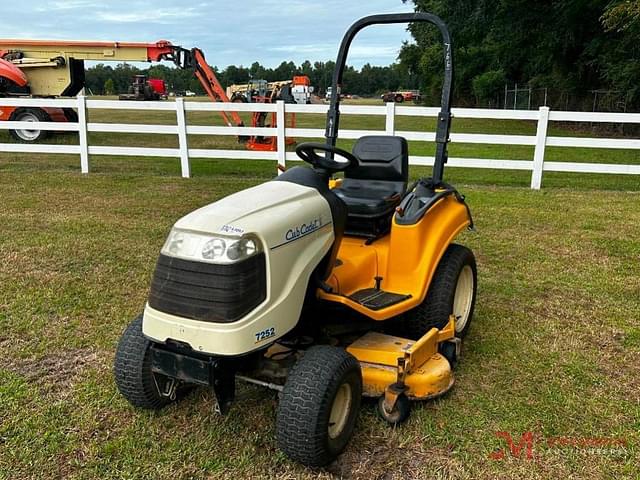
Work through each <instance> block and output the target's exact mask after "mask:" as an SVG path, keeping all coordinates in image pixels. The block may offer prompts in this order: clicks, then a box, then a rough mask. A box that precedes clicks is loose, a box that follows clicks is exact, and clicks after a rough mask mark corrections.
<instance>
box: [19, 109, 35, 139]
mask: <svg viewBox="0 0 640 480" xmlns="http://www.w3.org/2000/svg"><path fill="white" fill-rule="evenodd" d="M16 121H17V122H34V123H35V122H38V121H39V120H38V117H36V116H35V115H34V114H33V113H23V114H22V115H20V116H19V117H18V118H16ZM16 134H17V135H18V136H19V137H20V138H21V139H22V140H25V141H27V142H32V141H33V140H35V139H36V138H38V135H40V130H25V129H20V130H16Z"/></svg>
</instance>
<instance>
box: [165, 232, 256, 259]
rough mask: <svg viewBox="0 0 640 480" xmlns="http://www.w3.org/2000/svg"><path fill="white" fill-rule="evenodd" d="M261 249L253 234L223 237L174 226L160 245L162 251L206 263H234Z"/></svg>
mask: <svg viewBox="0 0 640 480" xmlns="http://www.w3.org/2000/svg"><path fill="white" fill-rule="evenodd" d="M259 251H261V243H260V240H258V238H257V237H255V236H253V235H245V236H242V237H224V236H219V235H207V234H204V233H196V232H191V231H188V230H179V229H177V228H174V229H172V230H171V233H169V237H168V238H167V241H166V242H165V243H164V246H163V247H162V251H161V252H162V253H163V254H165V255H169V256H171V257H180V258H185V259H188V260H196V261H199V262H208V263H235V262H239V261H241V260H244V259H245V258H248V257H251V256H252V255H255V254H256V253H257V252H259Z"/></svg>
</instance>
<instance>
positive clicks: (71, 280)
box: [0, 116, 640, 480]
mask: <svg viewBox="0 0 640 480" xmlns="http://www.w3.org/2000/svg"><path fill="white" fill-rule="evenodd" d="M109 118H110V117H109ZM345 118H346V116H345ZM94 120H95V119H94ZM205 120H206V119H203V121H205ZM145 121H148V120H145ZM469 128H471V127H469ZM496 128H498V127H496ZM518 128H525V126H521V127H518ZM526 128H529V127H526ZM498 131H499V130H498ZM104 138H105V140H109V138H108V137H104ZM143 140H144V139H143ZM0 141H2V140H0ZM118 141H121V139H120V138H118ZM145 141H149V140H145ZM125 142H126V140H125ZM567 152H569V150H567ZM505 155H507V157H510V156H511V155H510V154H506V153H505ZM511 158H514V157H511ZM632 160H633V159H632ZM636 160H637V159H636ZM78 163H79V161H78V159H77V157H75V156H64V155H60V156H57V155H53V156H41V155H33V156H27V155H11V154H2V156H0V224H1V225H2V228H0V259H1V262H0V355H1V357H2V362H0V405H1V408H0V479H3V480H4V479H21V478H34V479H35V478H38V479H40V478H114V479H121V478H140V479H147V478H160V479H164V478H167V479H169V478H171V479H173V478H177V479H183V478H184V479H186V478H259V477H261V478H274V477H278V478H332V477H333V478H398V479H404V478H469V479H476V478H487V479H488V478H540V479H546V478H611V479H614V478H615V479H618V478H638V471H637V465H638V464H639V461H640V452H639V449H638V442H639V441H640V383H639V380H638V379H639V378H640V363H639V362H638V358H639V357H638V355H639V354H640V333H639V328H638V325H640V314H639V313H638V312H640V280H639V279H640V262H639V261H638V260H639V259H640V210H639V209H638V205H640V193H639V192H638V190H639V189H638V186H637V180H634V181H631V180H630V179H633V178H634V177H626V178H625V177H605V176H586V175H574V176H568V175H546V176H545V185H546V188H545V189H543V190H542V191H540V192H533V191H531V190H529V189H528V188H527V185H528V182H529V179H528V178H529V177H528V175H527V174H526V172H525V173H523V175H522V177H520V176H519V174H518V173H517V172H516V173H513V174H512V173H509V172H498V173H496V172H490V171H480V170H469V169H449V170H448V171H447V176H448V179H449V180H451V181H452V182H454V183H455V184H456V185H457V186H458V187H459V189H460V190H461V191H462V192H463V193H464V194H466V195H467V198H468V201H469V203H470V205H471V208H472V209H473V213H474V217H475V220H476V224H477V228H478V231H477V233H466V234H464V235H463V237H462V238H461V239H460V241H461V242H462V243H464V244H467V245H468V246H470V247H471V248H472V249H473V250H474V251H475V253H476V256H477V258H478V265H479V267H478V268H479V289H480V290H479V294H478V301H477V309H476V315H475V318H474V323H473V324H472V325H471V329H470V332H469V336H468V337H467V339H466V341H465V343H464V346H463V358H462V361H461V364H460V366H459V369H458V370H457V372H456V373H457V381H456V384H455V386H454V388H453V390H452V391H451V392H450V393H449V394H447V395H446V396H445V397H443V398H441V399H439V400H436V401H431V402H423V403H419V404H416V405H415V407H414V410H413V412H412V416H411V418H410V420H409V422H408V423H407V424H406V425H404V426H402V427H400V428H398V429H395V430H394V429H390V428H389V427H388V426H386V425H385V424H383V423H382V422H381V421H380V420H378V419H377V417H376V414H375V411H374V408H373V406H372V405H369V404H367V405H365V406H364V408H363V409H362V412H361V413H360V418H359V423H358V427H357V432H356V434H355V437H354V439H353V441H352V442H351V444H350V446H349V447H348V449H347V451H346V452H345V454H344V455H343V456H341V457H340V459H339V460H338V461H337V462H336V463H335V464H333V465H331V466H330V467H329V468H328V469H325V470H319V471H310V470H306V469H304V468H302V467H300V466H298V465H295V464H292V463H291V462H289V461H288V460H287V459H286V458H285V457H284V456H283V455H282V454H281V453H279V452H278V450H277V449H276V446H275V440H274V416H275V408H276V405H277V403H276V399H275V397H274V396H273V395H272V394H271V393H270V392H268V391H265V390H262V389H259V388H257V387H256V388H254V387H245V386H243V387H241V388H240V391H239V399H238V401H237V402H236V404H235V405H234V407H233V408H232V410H231V412H230V414H229V415H228V416H227V417H225V418H220V417H217V416H216V415H215V414H214V413H213V401H212V398H211V395H210V394H209V393H208V392H207V391H205V390H198V391H196V392H195V393H194V394H192V395H190V396H189V397H188V398H187V399H185V401H183V402H181V403H179V404H177V405H173V406H170V407H168V408H167V409H165V410H163V411H161V412H159V413H146V412H141V411H137V410H135V409H133V408H131V407H130V406H129V405H128V404H127V403H126V401H125V400H124V399H123V398H121V397H120V396H119V395H118V393H117V390H116V387H115V384H114V381H113V377H112V372H111V366H112V363H113V356H114V351H115V346H116V343H117V341H118V338H119V336H120V334H121V332H122V330H123V329H124V327H125V326H126V325H127V323H128V322H129V321H130V320H131V319H132V318H133V317H134V316H135V315H137V314H138V313H139V312H140V310H141V309H142V306H143V305H144V302H145V297H146V295H147V292H148V288H149V281H150V277H151V274H152V270H153V267H154V263H155V260H156V257H157V255H158V251H159V249H160V247H161V245H162V243H163V241H164V238H165V236H166V234H167V232H168V230H169V228H170V227H171V225H172V224H173V222H175V220H177V219H178V218H179V217H180V216H182V215H183V214H185V213H187V212H189V211H191V210H193V209H194V208H197V207H199V206H202V205H204V204H206V203H209V202H212V201H214V200H216V199H219V198H221V197H223V196H224V195H227V194H230V193H232V192H235V191H237V190H240V189H243V188H246V187H249V186H252V185H255V184H257V183H260V182H263V181H265V180H267V179H269V178H270V177H271V176H272V175H273V170H274V168H273V167H274V166H273V163H272V162H258V161H255V162H250V161H197V160H195V161H193V172H194V178H192V179H189V180H183V179H181V178H179V177H178V175H179V164H178V163H179V162H178V161H177V160H166V159H165V160H159V159H149V158H144V159H123V158H109V157H103V158H101V157H96V158H93V159H92V168H93V170H92V173H91V174H90V175H88V176H82V175H80V174H79V173H78V170H79V166H78ZM427 172H428V170H426V169H419V168H415V169H413V170H412V175H413V176H414V177H415V176H418V175H424V174H427ZM603 178H604V179H605V180H606V181H605V183H603V181H602V179H603ZM634 182H636V183H634ZM565 187H571V188H565ZM596 188H597V189H596ZM606 189H609V190H606ZM529 430H530V431H533V432H534V433H535V434H536V435H537V438H538V442H537V443H536V446H535V449H534V450H535V453H536V455H537V456H536V458H535V459H534V460H527V459H525V458H521V459H515V458H510V457H509V456H508V458H506V459H505V460H503V461H496V460H492V459H490V458H489V455H490V454H491V453H492V452H493V451H495V450H496V449H497V448H502V447H504V446H505V445H504V443H503V442H502V441H501V440H499V439H498V438H496V436H495V433H494V432H496V431H508V432H510V433H511V435H512V436H513V438H514V441H516V443H517V442H518V441H519V439H520V435H521V434H522V433H523V432H524V431H529ZM551 437H572V438H577V439H584V438H593V437H598V438H599V437H606V438H609V439H618V438H621V439H624V440H625V441H626V442H627V447H626V448H625V449H624V450H623V451H621V452H617V453H613V454H602V453H597V452H596V453H593V452H591V453H589V452H588V451H585V450H581V449H578V448H565V449H558V448H550V447H548V446H546V445H545V443H544V438H547V439H548V438H551Z"/></svg>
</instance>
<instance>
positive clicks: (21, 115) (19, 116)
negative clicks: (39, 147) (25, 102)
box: [9, 108, 51, 143]
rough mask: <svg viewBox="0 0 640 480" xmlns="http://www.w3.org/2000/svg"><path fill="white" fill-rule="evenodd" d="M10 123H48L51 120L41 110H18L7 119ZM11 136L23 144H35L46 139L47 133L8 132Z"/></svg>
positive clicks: (38, 131)
mask: <svg viewBox="0 0 640 480" xmlns="http://www.w3.org/2000/svg"><path fill="white" fill-rule="evenodd" d="M9 120H10V121H12V122H33V123H37V122H50V121H51V118H50V117H49V115H48V114H47V112H45V111H44V110H42V109H41V108H18V109H16V110H15V111H14V112H13V113H12V114H11V117H10V118H9ZM9 133H10V134H11V136H12V137H13V138H14V139H16V140H18V141H19V142H23V143H35V142H40V141H42V140H44V139H45V138H47V136H48V135H49V132H48V131H47V130H35V129H34V130H27V129H19V130H9Z"/></svg>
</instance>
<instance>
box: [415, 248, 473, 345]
mask: <svg viewBox="0 0 640 480" xmlns="http://www.w3.org/2000/svg"><path fill="white" fill-rule="evenodd" d="M477 276H478V273H477V268H476V259H475V257H474V256H473V252H472V251H471V250H469V249H468V248H467V247H463V246H462V245H457V244H455V243H452V244H451V245H449V247H448V248H447V250H446V251H445V253H444V255H443V256H442V259H440V263H439V264H438V268H437V269H436V272H435V274H434V276H433V279H432V280H431V285H429V290H428V292H427V296H426V298H425V299H424V301H423V302H422V303H421V304H420V305H418V306H417V307H416V308H414V309H413V310H411V311H409V312H407V313H406V314H405V316H404V319H403V320H404V321H403V324H404V325H403V326H404V330H405V334H406V335H407V336H409V338H413V339H418V338H420V337H421V336H422V335H424V334H425V333H427V332H428V331H429V330H430V329H431V328H434V327H435V328H437V329H442V328H444V327H445V326H446V325H447V323H448V321H449V315H452V314H453V315H455V317H456V337H458V338H463V337H464V336H465V335H466V334H467V331H468V330H469V325H470V324H471V318H472V317H473V309H474V307H475V302H476V289H477Z"/></svg>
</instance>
